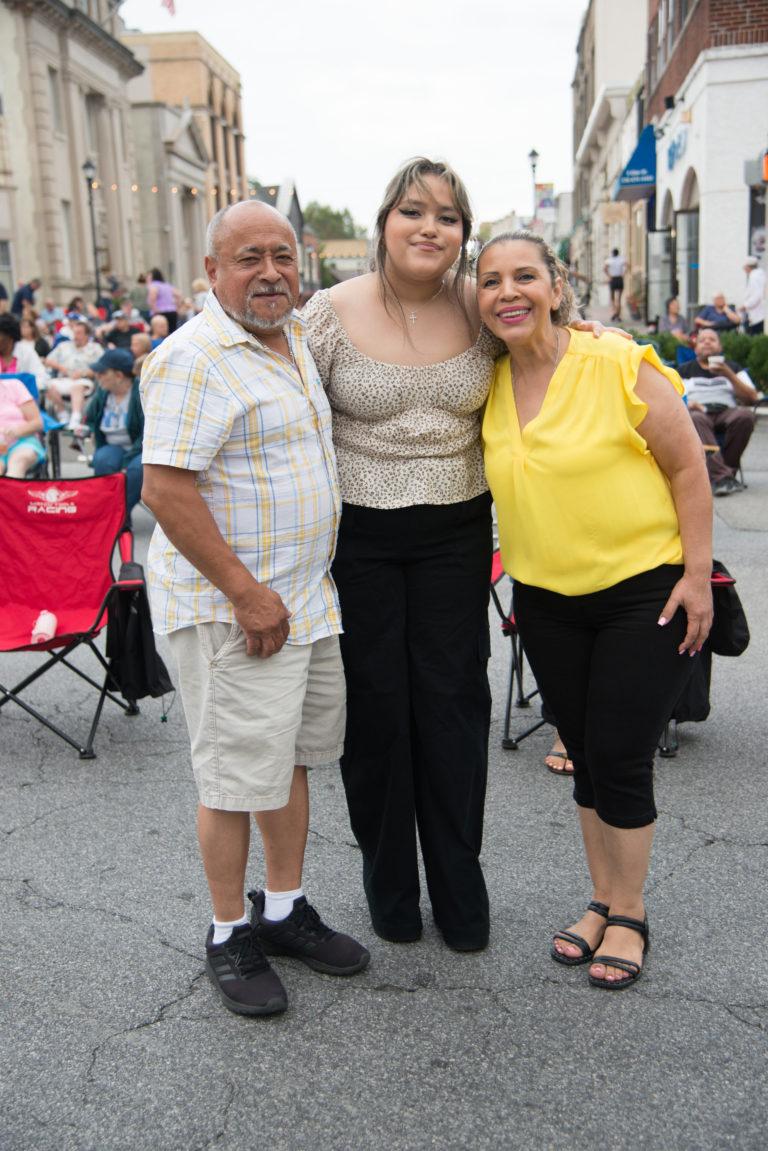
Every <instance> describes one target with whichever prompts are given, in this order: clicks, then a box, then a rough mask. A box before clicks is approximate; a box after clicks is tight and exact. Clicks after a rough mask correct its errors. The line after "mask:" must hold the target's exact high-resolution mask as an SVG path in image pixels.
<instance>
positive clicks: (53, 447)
mask: <svg viewBox="0 0 768 1151" xmlns="http://www.w3.org/2000/svg"><path fill="white" fill-rule="evenodd" d="M0 380H21V382H22V384H23V385H24V387H25V388H26V389H27V391H28V392H29V394H30V395H31V397H32V399H33V400H34V401H35V403H36V404H37V405H38V406H40V395H39V393H38V390H37V380H36V379H35V377H34V376H33V375H32V373H31V372H0ZM40 415H41V416H42V420H43V432H42V435H43V443H44V444H45V453H46V454H45V462H44V463H43V464H41V465H40V471H41V473H42V474H43V475H45V476H51V477H52V478H53V479H58V478H59V476H60V475H61V445H60V443H59V432H60V431H61V429H62V428H65V427H66V426H67V425H66V423H64V422H62V421H61V420H55V419H54V418H53V416H49V415H48V413H47V412H46V411H45V409H44V408H42V407H41V408H40ZM35 474H39V473H35Z"/></svg>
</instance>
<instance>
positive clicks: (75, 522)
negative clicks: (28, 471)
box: [0, 473, 144, 759]
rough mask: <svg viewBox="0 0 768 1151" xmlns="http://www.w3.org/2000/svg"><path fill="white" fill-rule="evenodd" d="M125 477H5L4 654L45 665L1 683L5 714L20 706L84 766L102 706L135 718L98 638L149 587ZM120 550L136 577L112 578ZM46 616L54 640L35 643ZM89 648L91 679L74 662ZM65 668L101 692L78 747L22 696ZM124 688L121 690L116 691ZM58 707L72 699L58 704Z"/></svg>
mask: <svg viewBox="0 0 768 1151" xmlns="http://www.w3.org/2000/svg"><path fill="white" fill-rule="evenodd" d="M126 518H127V517H126V503H125V476H124V475H123V474H122V473H118V474H116V475H111V476H88V477H87V478H83V479H71V480H70V479H68V480H66V481H64V480H57V481H51V480H16V479H8V478H5V477H4V478H2V479H0V652H5V653H15V652H40V653H41V654H43V655H45V656H47V657H48V658H46V659H45V661H44V663H43V664H42V665H41V666H40V667H38V668H37V669H36V670H35V671H33V672H32V673H30V674H29V675H27V676H25V678H24V679H22V680H21V681H20V682H19V683H17V684H16V685H15V686H14V687H4V686H3V685H2V684H0V709H1V708H3V707H4V706H5V705H6V704H7V703H9V702H13V703H16V704H18V706H19V707H21V708H23V710H24V711H26V712H27V713H28V714H29V715H31V716H33V717H34V718H35V719H37V720H38V721H39V722H40V723H42V724H43V725H44V726H45V727H47V728H48V729H49V731H52V732H54V734H55V735H57V736H59V738H60V739H63V740H64V741H65V742H66V743H68V744H70V746H72V747H74V748H75V749H76V750H77V751H78V752H79V753H80V758H81V759H93V758H94V757H95V752H94V750H93V741H94V736H95V734H96V729H97V727H98V724H99V720H100V718H101V713H102V709H103V707H104V702H105V700H107V699H109V700H111V701H112V702H113V703H115V704H117V706H118V707H120V708H122V710H123V711H124V712H125V714H126V715H131V716H133V715H138V712H139V709H138V707H137V706H136V701H135V699H126V700H125V702H124V701H123V700H121V699H119V698H118V697H117V695H115V694H114V690H110V688H113V689H114V688H115V679H114V676H112V675H111V668H110V664H109V663H108V661H107V659H106V658H105V657H104V655H103V654H102V653H101V651H99V649H98V648H97V647H96V644H95V642H94V641H95V640H96V638H97V636H98V635H99V633H100V632H101V630H102V629H103V628H104V627H105V625H106V623H107V620H108V616H109V615H110V613H111V612H114V611H115V609H116V606H117V603H118V601H119V600H120V599H121V598H122V597H127V596H130V597H135V593H136V592H137V590H142V591H143V589H144V579H143V572H142V570H141V567H140V566H139V565H133V564H130V566H129V563H128V561H131V560H132V553H133V537H132V535H131V533H130V531H129V530H127V528H126V527H125V524H126ZM116 544H117V545H119V550H120V555H121V557H122V560H123V571H124V572H125V571H127V572H128V573H129V574H130V575H131V576H132V577H133V578H129V579H124V578H122V579H118V580H117V581H116V580H114V578H113V574H112V566H111V565H112V556H113V553H114V550H115V546H116ZM41 611H50V612H52V613H53V615H54V616H55V617H56V621H57V626H56V631H55V634H54V636H53V638H52V639H50V640H47V641H44V642H40V643H33V642H32V628H33V625H34V623H35V621H36V620H37V618H38V616H39V615H40V612H41ZM81 647H82V648H89V649H90V651H91V652H92V653H93V655H94V657H95V659H96V661H97V665H98V666H97V668H96V670H95V671H94V673H93V675H94V676H98V677H99V679H98V680H97V679H95V678H93V676H92V675H88V674H87V673H86V672H84V671H83V670H82V669H81V668H80V667H77V666H76V665H75V664H74V663H72V662H71V660H70V656H71V655H72V654H73V653H74V652H75V651H76V650H77V649H78V648H81ZM59 665H61V666H64V667H67V668H68V669H69V670H70V671H72V672H73V673H74V674H75V675H76V676H78V677H79V678H80V679H81V680H84V681H85V682H86V683H89V684H90V685H91V686H92V687H94V688H95V689H96V691H97V692H98V700H97V703H96V708H95V712H94V715H93V719H92V722H91V728H90V731H89V733H88V736H87V738H86V739H85V741H84V742H83V741H80V740H78V739H75V738H74V737H73V736H71V735H68V734H67V733H66V732H64V731H63V730H62V729H61V728H60V727H59V726H58V724H56V723H54V722H53V721H52V720H51V719H50V718H46V716H44V715H43V714H42V713H41V712H40V711H39V710H38V709H37V708H36V707H34V706H32V705H31V704H30V703H28V702H27V701H26V700H23V699H21V698H20V697H21V695H22V693H23V692H24V691H25V690H26V689H27V688H28V687H29V686H30V685H31V684H33V683H34V682H35V681H36V680H38V679H39V678H40V677H41V676H42V675H45V673H46V672H47V671H49V670H50V669H51V668H54V667H57V666H59ZM118 690H119V689H118ZM57 702H58V703H59V704H62V703H66V700H65V699H64V700H62V699H61V698H59V700H58V701H57Z"/></svg>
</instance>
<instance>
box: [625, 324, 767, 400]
mask: <svg viewBox="0 0 768 1151" xmlns="http://www.w3.org/2000/svg"><path fill="white" fill-rule="evenodd" d="M632 335H633V336H634V338H635V339H636V340H638V341H639V342H640V343H641V344H648V343H650V344H653V346H654V347H655V348H656V350H657V352H658V353H659V355H660V356H661V358H662V360H668V361H669V362H670V363H673V364H674V362H675V353H676V351H677V349H678V347H679V346H680V343H679V341H678V340H677V339H676V337H675V336H673V335H672V333H671V332H658V333H653V332H633V333H632ZM720 342H721V343H722V345H723V355H725V356H727V358H728V359H729V360H735V361H736V363H737V364H741V366H742V367H743V368H746V369H747V371H748V372H749V374H750V376H751V377H752V379H753V381H754V383H755V387H757V388H760V389H761V390H762V391H768V336H745V335H744V333H743V332H725V333H724V334H723V335H722V336H721V337H720Z"/></svg>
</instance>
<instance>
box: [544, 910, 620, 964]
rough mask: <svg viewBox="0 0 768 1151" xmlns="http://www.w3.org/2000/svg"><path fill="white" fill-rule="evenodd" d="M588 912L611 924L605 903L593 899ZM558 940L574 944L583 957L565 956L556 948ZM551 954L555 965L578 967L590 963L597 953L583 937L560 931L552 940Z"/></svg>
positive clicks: (573, 932) (574, 933) (571, 932)
mask: <svg viewBox="0 0 768 1151" xmlns="http://www.w3.org/2000/svg"><path fill="white" fill-rule="evenodd" d="M587 911H594V912H595V913H596V914H597V915H602V916H603V917H604V918H605V919H606V920H608V922H610V919H609V916H608V908H607V907H606V906H605V904H604V903H598V902H597V900H595V899H593V900H592V902H591V903H590V904H588V905H587ZM556 939H562V941H563V943H572V944H573V946H574V947H578V948H579V950H580V951H581V955H563V953H562V952H561V951H558V950H557V948H556V947H555V940H556ZM601 942H602V940H601ZM598 946H599V944H598ZM549 954H550V955H551V956H552V958H553V959H554V961H555V963H562V964H563V965H564V966H565V967H578V966H579V965H580V964H581V963H589V961H590V960H591V959H592V957H593V955H594V954H595V952H594V950H593V949H592V948H591V947H590V946H589V944H588V943H587V941H586V939H584V938H583V937H582V936H581V935H577V934H576V932H575V931H558V932H557V934H556V935H554V936H553V938H552V946H551V948H550V950H549Z"/></svg>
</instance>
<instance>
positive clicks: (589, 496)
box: [477, 232, 712, 989]
mask: <svg viewBox="0 0 768 1151" xmlns="http://www.w3.org/2000/svg"><path fill="white" fill-rule="evenodd" d="M477 276H478V279H477V292H478V302H479V307H480V315H481V316H482V319H483V321H484V323H485V324H486V326H487V327H488V328H489V330H490V331H491V332H493V333H494V334H495V335H496V336H498V337H499V339H501V340H503V341H504V343H505V344H506V346H507V348H508V351H509V354H508V355H507V356H506V357H505V358H504V359H503V360H501V361H500V362H499V364H498V365H497V367H496V370H495V375H494V380H493V385H492V387H491V392H490V395H489V398H488V404H487V407H486V410H485V414H484V419H483V440H484V447H485V466H486V472H487V475H488V480H489V483H490V486H491V491H492V492H493V496H494V499H495V501H496V509H497V513H498V517H499V534H500V544H501V552H502V559H503V562H504V567H505V570H506V571H508V572H509V573H510V575H512V577H513V578H514V581H515V586H514V593H513V594H514V608H515V617H516V619H517V622H518V627H519V629H520V635H521V638H522V640H523V644H524V646H525V651H526V654H527V656H528V659H529V660H530V663H531V667H532V668H533V672H534V675H535V677H536V681H537V683H538V685H539V687H540V689H541V692H542V695H543V696H544V698H545V699H546V701H547V705H548V706H549V707H550V708H551V709H552V711H553V713H554V715H555V716H556V717H557V726H558V731H559V732H560V735H561V736H562V739H563V741H564V743H565V746H566V748H567V749H568V754H569V755H570V757H571V758H572V760H573V765H574V798H575V800H576V803H577V804H578V807H579V816H580V819H581V829H582V834H583V838H584V846H585V849H586V855H587V861H588V864H589V870H590V874H591V878H592V885H593V888H592V899H591V902H590V903H589V905H588V910H587V912H586V914H585V915H584V916H583V917H582V918H581V919H579V920H578V922H576V923H575V924H573V926H571V927H570V928H569V929H568V930H565V931H561V932H558V933H557V935H556V936H555V938H554V941H553V945H552V951H551V954H552V958H553V959H555V960H556V961H557V962H559V963H564V964H568V965H571V964H580V963H587V962H588V963H590V974H589V978H590V982H591V983H592V984H594V985H595V986H598V987H602V988H608V989H622V988H626V987H628V986H629V985H630V984H631V983H633V982H635V980H637V979H638V978H639V976H640V974H641V970H642V963H643V955H644V954H645V951H646V950H647V947H648V923H647V919H646V915H645V906H644V902H643V888H644V884H645V878H646V874H647V871H648V864H649V859H650V851H651V843H652V840H653V826H654V820H655V818H656V808H655V805H654V800H653V756H654V751H655V745H656V742H657V739H658V736H659V732H660V731H661V730H662V728H663V726H664V723H665V721H666V719H667V718H668V716H669V715H670V714H671V712H672V709H673V707H674V704H675V702H676V700H677V699H678V698H679V695H680V693H681V691H682V689H683V687H684V686H685V683H686V680H687V677H688V674H689V672H690V660H689V659H688V658H687V657H688V656H693V655H695V654H696V653H697V652H698V651H700V650H701V645H702V644H703V642H704V640H705V639H706V637H707V634H708V632H709V628H710V625H711V621H712V598H711V592H710V584H709V579H710V573H711V559H712V556H711V524H712V502H711V495H710V490H709V482H708V480H707V472H706V468H705V466H704V459H703V454H702V451H701V445H700V443H699V440H698V437H697V435H696V432H695V429H694V427H693V424H692V422H691V419H690V417H689V415H688V412H687V410H686V408H685V406H684V405H683V403H682V402H681V401H680V394H681V393H682V385H681V383H680V380H679V377H678V376H677V375H676V373H675V372H673V371H671V370H669V369H667V368H664V367H663V366H662V364H661V361H660V360H659V359H658V357H657V355H656V353H655V352H654V351H653V349H652V348H651V347H650V346H644V347H639V346H638V345H636V344H633V343H629V342H625V341H622V340H619V339H617V338H615V337H612V336H606V337H604V338H603V339H601V340H600V341H594V340H592V339H590V338H587V337H585V336H584V335H583V334H582V333H580V332H574V331H571V330H569V329H568V328H567V327H566V326H565V325H566V324H567V323H568V320H569V318H570V313H571V297H570V289H569V287H568V285H567V280H566V272H565V269H564V268H563V266H562V265H561V264H560V263H559V261H558V260H557V259H556V257H555V256H554V254H553V252H552V251H551V249H550V248H548V247H547V245H546V244H545V243H544V241H543V240H542V239H541V238H540V237H538V236H534V235H531V234H530V233H525V232H523V233H515V234H513V235H507V236H500V237H497V238H496V239H494V240H492V241H491V242H490V243H489V244H487V245H486V247H485V248H484V249H483V252H482V254H481V256H480V259H479V261H478V268H477ZM601 944H602V947H601V946H600V945H601ZM598 948H600V950H599V952H598Z"/></svg>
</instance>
